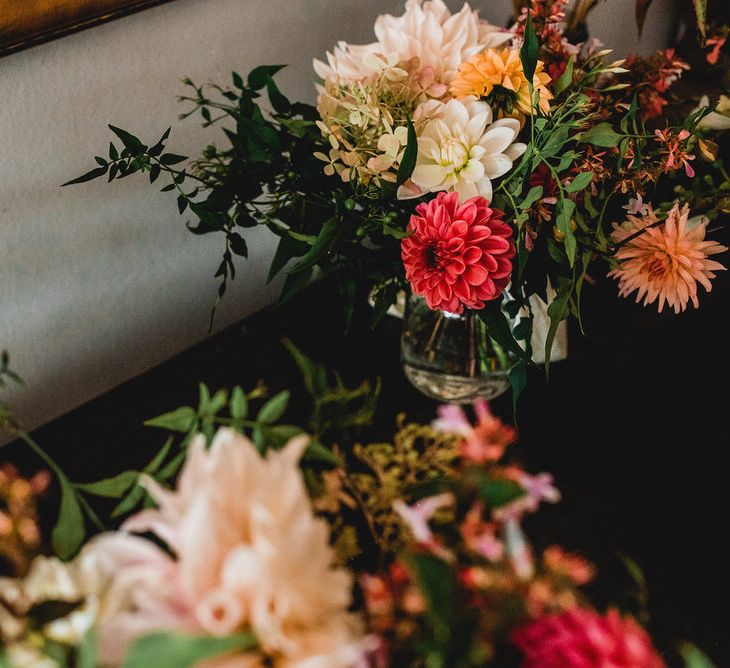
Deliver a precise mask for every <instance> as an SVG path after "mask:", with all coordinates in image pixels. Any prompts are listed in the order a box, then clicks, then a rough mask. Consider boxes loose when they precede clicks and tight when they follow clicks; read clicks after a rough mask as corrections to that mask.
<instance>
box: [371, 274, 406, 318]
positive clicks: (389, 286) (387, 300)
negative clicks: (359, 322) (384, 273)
mask: <svg viewBox="0 0 730 668" xmlns="http://www.w3.org/2000/svg"><path fill="white" fill-rule="evenodd" d="M399 292H400V288H399V286H398V284H397V283H386V284H385V285H383V286H382V287H381V288H380V289H379V290H378V291H377V292H376V293H375V297H374V299H373V327H375V326H376V325H377V324H378V323H379V322H380V321H381V320H382V319H383V318H384V317H385V316H386V315H387V313H388V310H389V309H390V307H391V306H392V305H393V304H395V303H396V302H397V301H398V293H399Z"/></svg>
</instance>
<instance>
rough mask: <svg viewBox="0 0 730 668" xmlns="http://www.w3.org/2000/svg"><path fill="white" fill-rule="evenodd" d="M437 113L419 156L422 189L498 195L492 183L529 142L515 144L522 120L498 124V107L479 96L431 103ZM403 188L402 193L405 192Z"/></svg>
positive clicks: (416, 173) (416, 176) (415, 177)
mask: <svg viewBox="0 0 730 668" xmlns="http://www.w3.org/2000/svg"><path fill="white" fill-rule="evenodd" d="M430 112H431V118H430V120H428V121H427V122H426V124H425V126H424V127H423V129H422V130H420V132H419V134H418V161H417V163H416V167H415V169H414V170H413V174H412V175H411V181H412V182H413V184H415V186H417V187H418V188H419V189H420V193H416V195H418V194H423V193H425V192H437V191H440V190H449V191H456V192H458V193H459V195H460V196H461V198H462V199H467V198H469V197H475V196H476V195H481V196H483V197H486V198H487V199H488V200H491V199H492V182H491V179H496V178H497V177H499V176H502V175H503V174H506V173H507V172H508V171H509V170H510V169H511V168H512V162H513V161H514V160H516V159H517V158H518V157H519V156H521V155H522V154H523V153H524V152H525V149H526V146H525V144H521V143H515V139H516V138H517V134H518V133H519V130H520V125H519V122H518V121H517V120H515V119H513V118H504V119H501V120H498V121H495V122H494V123H492V109H491V107H490V106H489V105H488V104H487V103H486V102H481V101H479V100H477V99H476V98H474V97H468V98H465V99H464V100H449V102H447V103H445V104H444V103H442V104H441V105H440V107H433V106H432V107H431V108H430ZM404 194H405V193H404V192H403V191H401V192H399V194H398V195H399V197H401V198H403V197H404Z"/></svg>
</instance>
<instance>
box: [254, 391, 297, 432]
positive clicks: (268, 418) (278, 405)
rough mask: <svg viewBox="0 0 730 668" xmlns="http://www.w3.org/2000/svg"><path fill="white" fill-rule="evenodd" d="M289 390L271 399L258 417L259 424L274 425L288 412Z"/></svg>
mask: <svg viewBox="0 0 730 668" xmlns="http://www.w3.org/2000/svg"><path fill="white" fill-rule="evenodd" d="M289 397H290V392H289V390H283V391H281V392H279V394H277V395H276V396H273V397H271V399H269V400H268V401H267V402H266V403H265V404H264V405H263V406H262V407H261V410H260V411H259V414H258V415H257V416H256V421H257V422H263V423H264V424H273V423H274V422H276V421H277V420H278V419H279V418H280V417H281V416H282V415H284V411H286V407H287V406H288V405H289Z"/></svg>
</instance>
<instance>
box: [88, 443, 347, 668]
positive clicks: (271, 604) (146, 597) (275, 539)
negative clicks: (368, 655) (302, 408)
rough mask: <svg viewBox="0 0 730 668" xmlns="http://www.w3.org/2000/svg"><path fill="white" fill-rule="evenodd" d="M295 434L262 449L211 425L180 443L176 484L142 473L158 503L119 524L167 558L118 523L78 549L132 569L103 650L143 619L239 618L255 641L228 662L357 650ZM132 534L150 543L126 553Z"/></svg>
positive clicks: (169, 624) (284, 665)
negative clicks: (142, 550) (149, 536)
mask: <svg viewBox="0 0 730 668" xmlns="http://www.w3.org/2000/svg"><path fill="white" fill-rule="evenodd" d="M305 446H306V439H302V438H299V439H294V440H292V441H290V442H289V444H287V445H286V446H285V447H284V448H283V449H282V450H280V451H277V452H271V453H269V454H268V456H267V457H265V458H264V457H262V456H261V455H260V454H259V453H258V452H257V450H256V448H255V447H254V446H253V445H252V444H251V443H250V442H249V441H248V440H247V439H246V438H244V437H243V436H241V435H239V434H237V433H235V432H233V431H231V430H227V429H222V430H220V431H219V432H218V434H217V435H216V437H215V438H214V439H213V443H212V445H211V446H210V448H209V449H207V448H206V445H205V439H204V438H203V437H198V438H197V439H196V440H195V441H194V442H193V443H191V445H190V449H189V454H188V457H187V460H186V463H185V466H184V468H183V470H182V473H181V475H180V478H179V481H178V485H177V489H175V490H166V489H163V488H162V487H160V486H159V485H158V484H157V483H156V482H154V481H153V480H151V479H147V480H145V481H144V483H143V484H144V486H145V487H146V489H147V490H148V492H149V493H150V495H151V496H152V497H153V499H154V500H155V501H156V503H157V504H158V509H156V510H146V511H142V512H141V513H139V514H137V515H135V516H133V517H132V518H130V519H129V520H128V521H127V522H126V524H125V525H124V527H123V529H125V530H127V531H134V532H146V531H150V532H153V533H154V534H156V535H157V536H158V537H159V538H160V539H161V540H163V541H164V542H165V543H166V544H167V545H168V547H169V548H170V550H171V551H172V552H173V554H174V558H173V557H170V556H169V555H168V554H167V553H166V552H164V551H163V550H161V549H159V548H158V547H156V546H155V545H154V544H152V543H150V542H149V541H143V540H142V539H137V538H135V537H134V536H128V535H125V534H123V533H120V534H111V535H109V534H107V535H103V536H102V537H101V538H100V539H97V541H96V543H95V544H92V546H90V548H89V550H88V551H87V553H86V555H85V556H86V557H87V558H91V557H92V556H93V557H94V558H95V559H96V560H97V562H103V563H105V564H106V568H105V569H103V570H104V572H105V573H106V572H113V573H114V578H115V580H116V581H125V579H127V578H128V577H131V578H132V579H134V580H135V581H136V585H135V587H134V588H132V589H131V591H128V592H127V593H128V596H127V603H128V605H126V607H123V606H120V607H118V614H117V615H106V616H105V624H103V625H102V629H101V630H102V632H101V633H100V635H101V643H100V644H101V648H102V651H103V652H104V653H105V654H106V656H113V655H119V653H120V651H123V649H124V647H123V645H124V644H125V643H127V644H128V642H129V641H130V639H132V638H134V637H137V636H139V635H142V634H144V633H147V632H150V631H152V630H155V629H171V630H175V631H188V632H193V633H204V634H205V633H207V634H212V635H225V634H229V633H234V632H236V631H240V630H251V631H252V632H253V633H254V634H255V636H256V638H257V639H258V641H259V648H258V649H257V650H255V651H252V652H249V653H247V654H245V655H239V656H236V657H233V658H232V659H231V661H232V663H230V665H235V666H263V665H264V664H265V665H271V666H276V667H277V668H294V667H299V668H304V667H305V666H307V667H309V666H317V667H318V668H319V667H321V668H346V667H348V666H351V665H354V664H355V663H356V662H357V660H358V658H359V654H360V649H359V647H358V644H357V642H356V641H357V636H356V632H357V624H356V623H354V619H353V616H352V615H351V614H350V613H348V612H347V609H348V607H349V605H350V601H351V598H350V597H351V591H350V590H351V585H352V579H351V577H350V575H349V574H348V573H347V572H346V571H344V570H342V569H337V568H335V567H334V566H333V552H332V549H331V548H330V546H329V542H328V538H329V536H328V528H327V525H326V523H325V522H324V521H323V520H321V519H318V518H316V517H315V516H314V515H313V513H312V507H311V504H310V500H309V497H308V495H307V492H306V489H305V486H304V482H303V479H302V476H301V473H300V471H299V467H298V462H299V459H300V457H301V455H302V452H303V450H304V448H305ZM129 541H134V543H130V542H129ZM137 541H139V542H146V543H147V545H148V546H149V549H150V551H151V552H152V554H151V555H140V556H139V558H138V559H137V560H136V561H135V560H134V559H132V558H131V557H132V553H133V552H134V551H135V550H137V549H138V545H137ZM130 548H132V549H130ZM125 552H126V553H127V555H128V556H127V557H124V553H125ZM124 562H127V563H126V564H125V563H124ZM135 571H136V573H135ZM140 572H144V573H146V575H147V576H148V577H146V578H140V577H139V574H140ZM102 579H103V578H102ZM224 663H225V661H224ZM215 665H224V664H221V663H220V662H218V663H216V664H215ZM225 665H228V664H225Z"/></svg>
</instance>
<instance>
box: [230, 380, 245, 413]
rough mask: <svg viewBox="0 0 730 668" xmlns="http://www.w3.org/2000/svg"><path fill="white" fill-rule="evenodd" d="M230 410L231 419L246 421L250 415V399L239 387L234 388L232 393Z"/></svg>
mask: <svg viewBox="0 0 730 668" xmlns="http://www.w3.org/2000/svg"><path fill="white" fill-rule="evenodd" d="M230 410H231V417H232V418H234V419H236V420H244V419H245V418H246V416H247V415H248V398H247V397H246V393H245V392H244V391H243V390H242V389H241V388H240V387H239V386H238V385H236V387H234V388H233V392H232V393H231V404H230Z"/></svg>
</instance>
